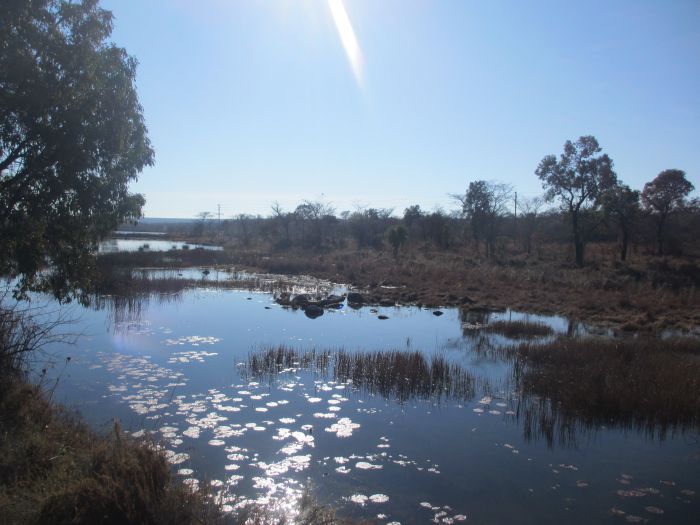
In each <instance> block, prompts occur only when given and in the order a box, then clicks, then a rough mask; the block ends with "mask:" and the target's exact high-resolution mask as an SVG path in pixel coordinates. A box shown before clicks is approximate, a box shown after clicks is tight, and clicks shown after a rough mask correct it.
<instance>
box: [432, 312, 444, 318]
mask: <svg viewBox="0 0 700 525" xmlns="http://www.w3.org/2000/svg"><path fill="white" fill-rule="evenodd" d="M442 314H443V312H441V311H440V310H435V311H434V312H433V315H434V316H436V317H440V316H441V315H442Z"/></svg>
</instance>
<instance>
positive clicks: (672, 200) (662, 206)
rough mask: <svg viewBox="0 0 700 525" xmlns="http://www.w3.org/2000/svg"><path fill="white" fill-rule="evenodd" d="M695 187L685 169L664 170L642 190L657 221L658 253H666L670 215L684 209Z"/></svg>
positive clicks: (648, 207) (643, 197) (645, 202)
mask: <svg viewBox="0 0 700 525" xmlns="http://www.w3.org/2000/svg"><path fill="white" fill-rule="evenodd" d="M694 189H695V187H694V186H693V185H692V183H691V182H690V181H689V180H687V179H686V178H685V172H684V171H683V170H673V169H672V170H664V171H662V172H661V173H659V174H658V175H657V176H656V178H655V179H654V180H653V181H651V182H647V183H646V184H645V185H644V189H643V190H642V203H643V204H644V207H645V208H646V209H647V210H648V211H649V212H650V213H651V214H652V216H653V217H654V220H655V221H656V242H657V247H658V248H657V253H658V255H663V253H664V226H665V224H666V220H667V219H668V217H669V216H670V215H671V214H673V213H674V212H676V211H678V210H680V209H682V208H683V207H684V206H685V205H686V204H687V202H686V197H687V196H688V194H689V193H690V192H691V191H693V190H694Z"/></svg>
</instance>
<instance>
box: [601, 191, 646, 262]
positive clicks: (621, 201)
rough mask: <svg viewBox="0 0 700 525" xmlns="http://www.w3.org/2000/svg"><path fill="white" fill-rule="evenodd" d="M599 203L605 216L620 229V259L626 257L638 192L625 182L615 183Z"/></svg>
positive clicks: (636, 214) (635, 216)
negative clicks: (612, 220) (613, 221)
mask: <svg viewBox="0 0 700 525" xmlns="http://www.w3.org/2000/svg"><path fill="white" fill-rule="evenodd" d="M600 200H601V203H602V205H603V210H604V212H605V214H606V216H608V217H611V218H613V219H614V220H615V221H616V222H617V225H618V228H619V230H620V260H621V261H624V260H626V259H627V247H628V245H629V238H630V235H631V233H632V227H633V225H634V222H635V220H636V219H637V216H638V215H639V192H638V191H637V190H633V189H631V188H630V187H629V186H627V185H626V184H615V185H614V186H613V187H612V188H610V189H609V190H607V191H606V192H605V193H603V195H602V197H601V199H600Z"/></svg>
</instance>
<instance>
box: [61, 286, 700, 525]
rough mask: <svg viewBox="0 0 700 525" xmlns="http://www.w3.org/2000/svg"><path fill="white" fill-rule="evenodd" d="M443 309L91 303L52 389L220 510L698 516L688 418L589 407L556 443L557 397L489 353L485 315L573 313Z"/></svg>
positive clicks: (699, 486)
mask: <svg viewBox="0 0 700 525" xmlns="http://www.w3.org/2000/svg"><path fill="white" fill-rule="evenodd" d="M441 311H442V312H443V315H439V316H437V315H434V314H433V310H429V309H421V308H417V307H401V308H400V307H370V306H363V307H361V308H357V309H352V308H349V307H348V306H347V305H345V304H343V305H342V307H340V308H335V309H328V310H326V311H325V312H324V314H323V315H322V316H320V317H318V318H317V319H310V318H308V317H306V316H305V315H304V313H303V312H302V311H300V310H293V309H291V308H284V307H282V306H280V305H279V304H277V303H275V301H274V300H273V295H272V294H271V293H263V292H251V291H241V290H221V289H190V290H185V291H183V292H182V293H181V294H179V295H178V296H177V297H176V298H172V297H171V298H169V299H167V300H162V299H159V298H158V297H151V298H150V299H148V300H144V301H143V302H142V304H140V305H138V306H135V305H131V306H130V307H129V311H128V312H126V313H125V312H121V313H118V312H116V311H115V310H114V309H110V308H103V309H101V310H92V309H83V310H81V312H80V313H81V316H80V319H79V321H78V324H77V328H78V329H79V330H80V331H82V332H84V333H85V334H87V335H86V336H85V337H83V338H82V339H81V340H80V341H79V342H78V344H77V345H76V346H58V345H57V346H53V347H52V348H50V349H48V350H49V352H50V353H51V354H52V355H53V356H54V359H55V361H56V362H57V363H62V359H64V357H65V356H68V355H70V356H71V357H72V360H71V364H70V366H69V367H68V369H67V371H66V372H65V373H64V374H63V375H62V377H61V379H60V381H59V385H58V389H57V390H56V394H55V397H56V398H58V399H59V400H60V401H63V402H65V403H67V404H69V405H72V406H75V407H77V408H78V409H79V410H80V411H81V412H82V413H83V415H84V416H85V417H86V418H87V419H88V421H89V422H90V423H91V424H93V425H94V426H95V427H97V428H109V423H110V421H111V420H112V418H113V417H115V416H116V417H119V418H120V419H121V422H122V426H123V428H125V429H127V430H128V431H130V432H132V433H133V435H135V436H144V435H146V434H147V433H151V434H153V435H154V437H155V438H156V439H157V440H159V441H162V442H163V443H164V445H165V447H166V449H167V451H168V452H167V454H168V459H169V461H170V462H171V463H172V464H173V472H176V473H177V475H179V476H181V477H182V478H183V479H185V480H187V483H189V484H192V485H196V484H200V483H204V482H205V481H206V482H208V483H211V484H212V487H213V489H214V490H215V492H216V493H217V494H218V495H219V496H220V499H221V501H222V502H224V504H225V505H226V506H227V507H226V508H227V509H229V510H231V511H235V510H236V509H239V508H242V507H245V506H246V505H248V504H250V503H251V502H257V503H259V504H264V505H267V506H270V507H271V508H275V507H277V508H282V507H283V506H285V505H286V506H287V507H288V506H289V505H290V502H292V503H293V502H294V501H297V500H298V499H299V498H300V497H301V494H302V493H303V489H304V487H305V486H307V485H311V486H312V487H313V490H314V493H315V494H316V495H317V496H318V497H319V499H320V500H321V501H323V502H325V503H330V504H332V505H334V506H337V507H339V508H340V510H341V512H343V513H345V514H347V515H351V516H352V517H353V518H358V519H362V518H366V519H375V520H377V521H378V522H380V523H391V522H400V523H401V524H404V525H405V524H409V523H426V522H429V521H432V522H435V523H447V524H450V523H456V522H462V521H464V522H466V523H487V522H488V523H515V522H517V523H533V524H535V523H543V522H562V523H564V522H565V523H593V522H606V521H610V522H612V523H615V522H617V523H624V522H634V521H636V520H637V519H640V520H648V521H649V522H650V523H655V522H659V523H662V522H666V523H695V520H696V518H697V516H698V515H700V504H699V501H698V496H697V493H698V491H700V468H699V467H700V461H699V458H700V444H699V442H698V435H697V433H696V432H695V433H694V432H690V431H680V430H679V431H670V432H668V433H667V434H666V436H665V439H663V440H660V439H659V438H658V436H652V435H649V434H648V433H645V432H643V431H639V430H637V429H636V428H635V427H629V426H625V425H618V424H616V422H615V421H611V422H610V424H609V425H600V424H588V423H587V422H586V421H584V420H581V421H576V422H575V424H574V425H573V426H567V427H566V431H565V432H562V436H561V439H556V440H554V442H549V441H547V440H546V439H543V438H542V437H541V433H538V432H537V431H536V430H537V429H536V428H535V430H534V431H533V425H534V426H535V427H537V425H538V422H539V421H540V420H541V421H543V422H546V424H553V425H556V424H557V414H556V411H555V410H554V409H553V408H552V407H546V406H545V405H543V404H542V403H541V401H542V400H539V399H533V398H526V397H524V396H523V395H521V391H520V390H519V389H518V385H517V383H516V378H515V377H514V370H513V363H512V361H511V360H509V359H506V358H504V357H503V355H502V354H501V353H499V349H501V348H503V347H504V345H506V344H508V343H509V342H512V340H511V339H508V338H507V337H505V336H503V335H498V334H496V333H489V332H487V331H485V330H481V329H480V327H483V326H486V325H488V324H489V323H493V322H494V321H496V320H511V321H517V320H527V321H531V322H535V321H536V322H540V323H545V324H547V325H548V326H550V327H552V328H553V330H554V332H555V333H566V332H571V331H575V330H576V327H572V326H573V325H572V324H570V323H568V322H567V321H566V320H565V319H562V318H556V317H544V316H534V315H528V314H523V313H518V312H510V311H509V312H503V313H497V314H494V313H484V312H481V313H475V312H471V313H470V312H463V311H460V310H459V309H456V308H444V309H442V310H441ZM382 315H383V316H386V317H388V319H386V320H380V318H379V316H382ZM396 370H405V372H402V373H400V374H396V373H394V371H396ZM59 371H60V365H59V366H57V367H56V370H55V374H57V373H58V372H59ZM538 407H544V408H538ZM545 408H546V409H547V410H550V411H552V410H554V415H553V418H554V419H552V418H551V417H550V418H549V419H548V418H547V417H544V416H545V415H548V416H552V414H551V413H548V414H544V413H542V412H538V410H539V409H541V410H544V409H545ZM533 411H534V412H533ZM533 414H534V415H533ZM538 416H539V419H538ZM542 424H545V423H542ZM526 427H527V428H529V431H528V432H526V431H525V428H526ZM544 430H546V429H544ZM287 507H285V508H287Z"/></svg>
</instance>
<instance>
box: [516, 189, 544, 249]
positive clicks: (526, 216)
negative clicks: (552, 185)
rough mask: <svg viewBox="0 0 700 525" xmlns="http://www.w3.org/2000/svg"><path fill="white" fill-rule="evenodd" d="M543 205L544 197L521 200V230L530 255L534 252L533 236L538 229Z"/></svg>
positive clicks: (524, 244) (524, 245)
mask: <svg viewBox="0 0 700 525" xmlns="http://www.w3.org/2000/svg"><path fill="white" fill-rule="evenodd" d="M543 206H544V199H543V198H542V197H533V198H531V199H522V200H521V201H520V209H521V212H520V224H521V228H520V232H521V237H522V242H523V247H524V248H525V251H526V252H527V254H528V255H530V254H531V253H532V237H533V236H534V235H535V233H536V231H537V226H538V219H539V213H540V209H542V207H543Z"/></svg>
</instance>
